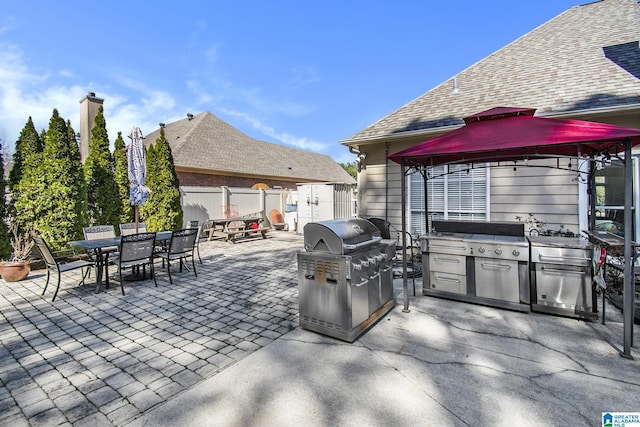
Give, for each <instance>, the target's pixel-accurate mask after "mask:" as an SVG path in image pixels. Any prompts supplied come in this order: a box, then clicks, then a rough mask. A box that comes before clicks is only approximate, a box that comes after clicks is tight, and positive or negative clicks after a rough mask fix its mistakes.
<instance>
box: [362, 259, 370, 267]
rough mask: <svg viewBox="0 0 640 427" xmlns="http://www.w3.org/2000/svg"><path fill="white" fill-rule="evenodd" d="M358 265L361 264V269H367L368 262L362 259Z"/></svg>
mask: <svg viewBox="0 0 640 427" xmlns="http://www.w3.org/2000/svg"><path fill="white" fill-rule="evenodd" d="M360 264H362V266H363V267H369V260H365V259H363V260H362V262H361V263H360Z"/></svg>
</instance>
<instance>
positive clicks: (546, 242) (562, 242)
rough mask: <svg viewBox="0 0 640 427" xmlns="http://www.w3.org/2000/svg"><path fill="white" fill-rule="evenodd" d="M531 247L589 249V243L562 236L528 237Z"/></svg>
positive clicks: (577, 238)
mask: <svg viewBox="0 0 640 427" xmlns="http://www.w3.org/2000/svg"><path fill="white" fill-rule="evenodd" d="M528 239H529V242H531V246H550V247H558V248H570V249H590V248H591V246H592V245H591V242H589V241H588V240H586V239H581V238H579V237H562V236H530V237H529V238H528Z"/></svg>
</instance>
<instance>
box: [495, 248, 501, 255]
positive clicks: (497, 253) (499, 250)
mask: <svg viewBox="0 0 640 427" xmlns="http://www.w3.org/2000/svg"><path fill="white" fill-rule="evenodd" d="M494 252H495V253H496V255H502V249H500V248H498V249H496V250H495V251H494Z"/></svg>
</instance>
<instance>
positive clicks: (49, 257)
mask: <svg viewBox="0 0 640 427" xmlns="http://www.w3.org/2000/svg"><path fill="white" fill-rule="evenodd" d="M194 225H195V224H193V222H190V223H189V226H188V227H187V228H184V229H181V230H175V231H161V232H147V231H146V226H145V224H144V223H139V224H135V223H130V224H120V236H117V235H116V233H115V228H114V227H113V226H112V225H97V226H92V227H86V228H84V230H83V231H84V239H83V240H74V241H70V242H68V243H69V245H70V246H74V247H77V248H81V249H83V250H84V251H85V252H86V257H82V258H79V259H75V260H72V261H70V262H62V258H63V257H58V256H56V253H54V252H53V251H52V250H51V249H50V247H49V245H48V244H47V242H46V241H45V240H44V239H43V238H42V237H40V236H38V235H35V234H33V235H32V238H33V240H34V242H35V244H36V246H37V247H38V249H39V251H40V253H41V254H42V258H43V260H44V262H45V265H46V267H47V280H46V283H45V286H44V289H43V291H42V295H44V294H45V293H46V290H47V287H48V285H49V282H50V280H51V276H52V275H55V277H56V285H55V290H54V294H53V298H52V299H51V301H52V302H53V301H55V299H56V296H57V295H58V291H59V288H60V282H61V275H62V273H66V272H69V271H72V270H78V269H80V270H81V272H82V280H81V282H80V283H81V284H84V282H85V279H86V278H87V277H88V276H89V274H90V271H91V269H92V268H93V269H95V271H96V293H97V292H99V291H100V287H101V285H102V281H103V278H104V281H105V286H106V287H107V288H108V287H109V266H115V267H117V269H118V282H119V283H120V289H121V291H122V295H124V294H125V293H124V282H125V278H124V277H123V272H124V271H125V270H127V269H131V270H132V272H134V273H135V274H136V277H140V269H141V268H142V275H141V277H142V278H145V277H146V268H147V266H148V267H149V275H150V278H152V279H153V281H154V284H155V286H156V287H157V286H158V283H157V281H156V277H155V262H156V260H158V259H160V260H162V268H164V267H165V265H166V270H167V274H168V276H169V282H170V283H173V279H172V277H171V265H172V263H174V262H175V261H177V263H178V266H179V268H180V271H182V269H183V268H185V269H187V270H189V269H192V270H193V274H194V275H195V276H196V277H198V274H197V272H196V266H195V256H196V255H197V256H198V258H199V257H200V254H199V248H198V241H199V239H200V232H201V227H200V226H194ZM64 258H65V259H68V257H64ZM189 259H191V266H190V267H189V266H188V265H187V261H188V260H189ZM200 263H202V260H201V259H200ZM174 265H175V263H174Z"/></svg>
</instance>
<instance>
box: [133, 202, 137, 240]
mask: <svg viewBox="0 0 640 427" xmlns="http://www.w3.org/2000/svg"><path fill="white" fill-rule="evenodd" d="M133 220H134V222H135V223H136V234H138V205H135V206H134V207H133Z"/></svg>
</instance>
